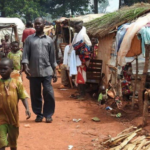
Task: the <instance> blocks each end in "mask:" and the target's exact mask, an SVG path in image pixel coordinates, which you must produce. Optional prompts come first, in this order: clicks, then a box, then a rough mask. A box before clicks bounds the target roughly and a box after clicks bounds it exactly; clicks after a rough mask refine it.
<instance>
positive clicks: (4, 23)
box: [0, 18, 25, 42]
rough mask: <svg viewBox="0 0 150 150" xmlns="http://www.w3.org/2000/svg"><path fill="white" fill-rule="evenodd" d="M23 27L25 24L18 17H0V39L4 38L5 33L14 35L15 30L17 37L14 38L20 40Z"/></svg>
mask: <svg viewBox="0 0 150 150" xmlns="http://www.w3.org/2000/svg"><path fill="white" fill-rule="evenodd" d="M12 27H13V28H12ZM24 29H25V25H24V23H23V22H22V21H21V19H19V18H0V39H2V38H4V35H5V34H9V35H12V37H13V36H14V35H16V34H14V33H15V32H17V35H18V39H17V37H16V39H15V40H18V41H20V42H21V39H22V33H23V30H24ZM12 31H14V32H12Z"/></svg>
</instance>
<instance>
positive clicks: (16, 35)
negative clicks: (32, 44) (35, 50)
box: [13, 26, 19, 42]
mask: <svg viewBox="0 0 150 150" xmlns="http://www.w3.org/2000/svg"><path fill="white" fill-rule="evenodd" d="M13 30H14V34H15V40H16V41H18V42H19V37H18V32H17V26H14V27H13Z"/></svg>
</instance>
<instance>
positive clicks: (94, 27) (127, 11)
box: [84, 3, 150, 38]
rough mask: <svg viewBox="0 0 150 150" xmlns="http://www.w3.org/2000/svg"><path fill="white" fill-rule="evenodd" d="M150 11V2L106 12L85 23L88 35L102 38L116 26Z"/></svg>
mask: <svg viewBox="0 0 150 150" xmlns="http://www.w3.org/2000/svg"><path fill="white" fill-rule="evenodd" d="M148 12H150V4H148V3H137V4H134V5H133V6H131V7H127V6H126V7H123V8H122V9H120V10H118V11H115V12H113V13H108V14H106V15H104V16H102V17H100V18H97V19H95V20H93V21H90V22H88V23H85V24H84V26H85V27H86V28H87V32H88V34H89V35H91V36H94V37H97V38H102V37H104V36H106V35H108V34H109V33H110V32H111V31H112V30H114V29H116V27H118V26H120V25H122V24H124V23H127V22H131V21H133V20H135V19H137V18H138V17H140V16H142V15H144V14H146V13H148Z"/></svg>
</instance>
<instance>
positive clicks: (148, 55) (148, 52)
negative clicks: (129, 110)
mask: <svg viewBox="0 0 150 150" xmlns="http://www.w3.org/2000/svg"><path fill="white" fill-rule="evenodd" d="M145 50H146V52H145V66H144V70H143V76H142V81H141V86H140V90H139V109H140V112H141V113H142V112H143V91H144V89H145V82H146V76H147V71H148V68H149V63H150V62H149V59H150V45H145Z"/></svg>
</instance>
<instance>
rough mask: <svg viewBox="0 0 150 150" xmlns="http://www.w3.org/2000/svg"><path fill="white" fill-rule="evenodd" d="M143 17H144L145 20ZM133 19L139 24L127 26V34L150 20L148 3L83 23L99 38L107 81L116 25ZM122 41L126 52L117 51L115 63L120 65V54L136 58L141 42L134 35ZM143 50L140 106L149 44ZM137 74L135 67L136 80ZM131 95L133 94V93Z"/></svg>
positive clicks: (99, 55)
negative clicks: (143, 60)
mask: <svg viewBox="0 0 150 150" xmlns="http://www.w3.org/2000/svg"><path fill="white" fill-rule="evenodd" d="M146 17H147V18H146ZM143 18H145V20H144V19H143ZM134 21H137V22H139V25H137V26H135V27H134V24H132V25H131V26H132V27H133V28H129V30H128V31H127V32H128V34H130V33H131V32H133V33H134V32H135V34H136V33H137V32H138V31H135V28H137V29H138V28H139V29H138V30H140V28H141V27H142V25H143V26H144V24H145V23H148V22H150V4H146V3H138V4H135V5H133V6H131V7H124V8H122V9H120V10H118V11H116V12H113V13H109V14H106V15H104V16H103V17H101V18H97V19H95V20H93V21H91V22H88V23H85V24H84V25H85V27H86V28H87V32H88V34H89V35H91V36H93V37H96V38H98V39H99V49H98V59H102V60H103V73H105V75H106V77H107V83H108V81H109V79H110V73H109V67H110V66H109V64H110V62H111V54H112V53H113V50H114V49H113V43H114V40H115V37H116V33H117V31H118V27H120V26H121V25H123V24H125V23H132V22H134ZM145 25H146V24H145ZM125 38H126V39H125ZM125 40H126V41H130V45H127V44H125V43H126V42H125ZM123 42H124V45H125V47H123V46H122V45H121V48H124V49H125V50H126V48H127V50H126V52H125V51H122V53H121V52H120V51H119V52H118V56H117V57H118V61H116V63H118V62H119V65H121V66H122V65H123V64H122V63H121V61H122V60H121V59H122V57H120V56H128V57H129V56H130V57H133V56H135V57H136V60H137V56H138V55H139V54H141V53H142V51H141V43H140V40H138V39H137V36H136V35H135V37H134V38H133V40H130V39H127V36H126V35H125V37H124V39H123ZM129 46H130V49H128V47H129ZM121 48H120V49H121ZM145 51H146V56H145V62H144V70H143V76H142V80H141V88H140V92H139V106H140V107H141V108H142V106H143V97H142V92H143V90H144V86H145V81H146V73H147V71H148V68H149V67H150V66H149V65H150V63H149V57H150V56H149V55H150V54H149V53H150V46H149V45H146V50H145ZM123 52H124V54H123ZM116 59H117V58H116ZM114 61H115V60H114ZM116 66H117V65H115V67H116ZM115 67H114V68H115ZM136 68H138V61H136ZM137 74H138V69H136V78H135V80H136V81H137ZM134 92H135V88H134ZM133 95H135V93H134V94H133ZM133 100H134V98H133Z"/></svg>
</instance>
